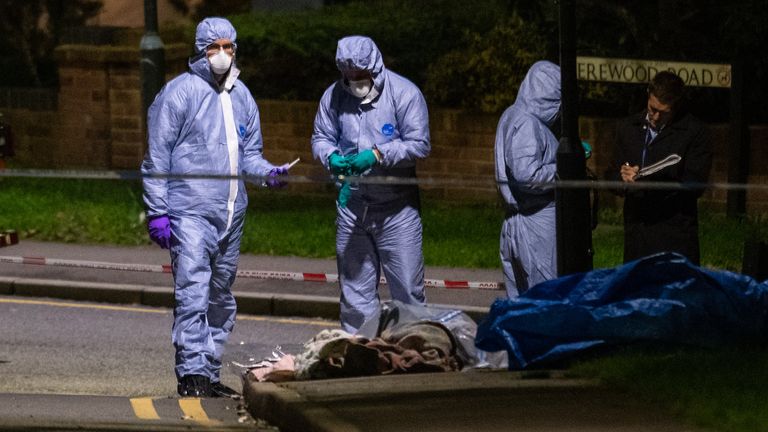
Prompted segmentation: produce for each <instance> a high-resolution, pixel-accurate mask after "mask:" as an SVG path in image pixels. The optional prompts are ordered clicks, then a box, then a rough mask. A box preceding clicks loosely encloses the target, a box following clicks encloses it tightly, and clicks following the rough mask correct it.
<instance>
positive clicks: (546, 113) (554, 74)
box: [515, 61, 560, 126]
mask: <svg viewBox="0 0 768 432" xmlns="http://www.w3.org/2000/svg"><path fill="white" fill-rule="evenodd" d="M515 105H516V106H517V107H518V108H520V109H521V110H523V111H525V112H527V113H528V114H531V115H532V116H534V117H536V118H537V119H539V120H541V121H542V122H543V123H545V124H546V125H547V126H551V125H552V124H553V123H554V122H555V120H556V119H557V116H558V114H559V113H560V66H558V65H556V64H554V63H551V62H548V61H538V62H536V63H534V64H533V66H531V68H530V69H529V70H528V73H527V74H526V75H525V79H523V83H522V84H520V90H519V91H518V93H517V99H516V100H515Z"/></svg>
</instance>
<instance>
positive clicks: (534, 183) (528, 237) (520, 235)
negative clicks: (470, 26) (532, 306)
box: [495, 61, 560, 298]
mask: <svg viewBox="0 0 768 432" xmlns="http://www.w3.org/2000/svg"><path fill="white" fill-rule="evenodd" d="M559 111H560V68H559V67H558V66H557V65H555V64H553V63H550V62H547V61H539V62H536V63H535V64H534V65H533V66H531V68H530V70H529V71H528V73H527V74H526V76H525V79H523V82H522V84H521V85H520V90H519V92H518V94H517V98H516V99H515V103H514V104H512V105H511V106H510V107H509V108H507V110H506V111H504V114H502V116H501V119H500V120H499V125H498V127H497V129H496V144H495V164H496V180H497V182H498V187H499V192H500V193H501V196H502V198H503V199H504V202H505V204H506V218H505V220H504V224H503V225H502V228H501V236H500V241H499V243H500V250H499V253H500V256H501V264H502V268H503V271H504V282H505V286H506V289H507V296H508V297H509V298H514V297H517V296H518V295H519V294H521V293H522V292H524V291H525V290H527V289H528V288H530V287H531V286H533V285H536V284H537V283H539V282H543V281H545V280H548V279H552V278H554V277H556V276H557V253H556V247H557V244H556V237H555V192H554V189H552V188H551V187H550V188H547V187H542V183H546V182H552V181H554V180H555V174H556V172H557V166H556V159H555V157H556V153H557V146H558V141H557V138H555V135H554V134H553V133H552V132H551V131H550V129H549V128H550V126H551V125H552V123H554V121H555V120H556V119H557V116H558V113H559Z"/></svg>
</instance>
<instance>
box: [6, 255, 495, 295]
mask: <svg viewBox="0 0 768 432" xmlns="http://www.w3.org/2000/svg"><path fill="white" fill-rule="evenodd" d="M0 263H7V264H29V265H43V266H55V267H74V268H85V269H98V270H119V271H133V272H144V273H171V266H170V265H169V264H123V263H111V262H103V261H83V260H67V259H59V258H45V257H24V256H0ZM237 277H240V278H248V279H264V280H292V281H299V282H338V281H339V275H337V274H333V273H298V272H283V271H272V270H238V271H237ZM379 283H381V284H384V285H386V283H387V280H386V279H385V278H384V277H381V278H380V279H379ZM424 286H425V287H432V288H446V289H476V290H503V289H504V283H502V282H473V281H454V280H444V279H424Z"/></svg>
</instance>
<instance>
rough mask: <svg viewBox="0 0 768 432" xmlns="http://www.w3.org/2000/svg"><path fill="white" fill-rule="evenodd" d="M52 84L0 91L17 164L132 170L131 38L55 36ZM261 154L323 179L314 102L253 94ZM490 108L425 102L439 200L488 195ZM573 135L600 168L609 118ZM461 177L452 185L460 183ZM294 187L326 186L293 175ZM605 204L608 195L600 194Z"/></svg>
mask: <svg viewBox="0 0 768 432" xmlns="http://www.w3.org/2000/svg"><path fill="white" fill-rule="evenodd" d="M188 54H189V46H188V45H186V44H179V45H168V46H167V47H166V55H165V58H166V71H167V73H166V78H168V79H170V78H172V77H174V76H176V75H177V74H179V73H181V72H182V71H184V70H185V69H186V62H187V55H188ZM56 55H57V59H58V62H59V67H60V70H59V73H60V89H59V91H58V94H56V93H51V92H50V91H39V90H36V91H26V90H25V91H19V90H14V91H13V92H10V91H3V90H0V110H2V112H3V113H4V114H5V120H6V121H7V122H8V123H10V124H11V125H12V126H13V129H14V132H15V135H16V154H17V155H16V162H17V163H18V164H19V165H21V166H25V167H37V168H59V169H60V168H86V169H127V170H134V169H138V167H139V164H140V163H141V159H142V157H143V154H144V151H145V148H146V144H145V125H144V124H143V123H142V115H141V86H140V76H139V61H140V52H139V49H138V44H137V43H131V45H130V46H119V45H118V46H112V45H108V46H90V45H63V46H60V47H58V48H57V49H56ZM256 98H257V103H258V104H259V108H260V113H261V120H262V132H263V136H264V149H265V150H264V153H265V156H266V157H267V159H269V160H270V161H272V162H273V163H276V164H278V163H284V162H288V161H291V160H293V159H295V158H296V157H300V158H301V159H302V163H300V164H298V165H297V166H296V167H295V168H294V169H293V171H292V172H293V173H295V174H298V175H302V176H308V177H310V178H312V179H314V180H317V181H320V182H325V181H327V179H328V176H327V174H326V172H325V171H324V169H323V168H322V167H321V166H320V164H319V163H318V162H317V161H314V160H313V159H312V154H311V146H310V142H309V139H310V135H311V133H312V123H313V120H314V117H315V112H316V110H317V102H290V101H272V100H259V99H258V95H256ZM497 122H498V116H496V115H482V114H472V113H466V112H462V111H459V110H450V109H435V108H432V109H431V110H430V131H431V136H432V153H431V155H430V157H429V158H428V159H427V160H425V161H422V162H420V163H419V166H418V172H419V176H420V177H421V178H422V179H435V180H445V181H446V182H450V183H451V184H450V185H447V186H446V185H444V184H443V185H436V184H424V185H423V186H422V189H423V190H424V191H425V193H427V194H430V195H432V196H435V197H437V198H441V199H449V200H471V201H482V202H496V200H497V199H498V196H497V192H496V187H495V184H494V182H493V173H494V168H493V144H494V137H495V131H496V124H497ZM580 128H581V134H582V138H583V139H586V140H587V141H589V142H590V143H591V144H592V146H593V149H594V151H593V155H594V156H593V157H592V158H591V159H590V160H589V161H588V165H589V166H590V168H592V170H593V171H595V172H597V173H602V172H603V171H604V170H605V166H606V165H607V163H608V158H609V157H610V148H611V145H612V142H613V135H614V129H615V120H613V119H599V118H582V119H580ZM710 128H711V129H712V132H713V134H714V137H715V160H714V166H713V172H712V176H711V178H712V181H714V182H725V181H726V178H727V177H726V172H727V151H728V144H727V138H728V128H727V125H711V126H710ZM750 134H751V141H752V145H751V157H750V170H751V171H750V177H749V182H750V183H754V184H765V183H766V181H767V180H768V167H767V166H766V165H767V164H766V161H768V146H766V143H768V126H766V125H761V126H753V127H751V128H750ZM460 183H461V184H460ZM293 187H295V188H297V189H299V190H308V191H309V190H315V191H317V190H325V189H328V188H329V187H330V185H329V184H328V183H322V184H321V185H320V186H318V185H316V184H315V185H313V184H301V185H296V186H293ZM725 196H726V193H725V191H724V190H719V189H714V190H710V191H708V192H707V193H706V195H705V196H704V199H705V201H707V202H710V203H714V204H716V205H721V204H723V203H724V202H725ZM606 198H607V200H605V201H608V203H610V201H612V200H613V199H614V198H613V197H611V196H610V195H608V196H606ZM747 200H748V206H749V209H750V210H759V211H768V192H766V191H749V192H748V194H747Z"/></svg>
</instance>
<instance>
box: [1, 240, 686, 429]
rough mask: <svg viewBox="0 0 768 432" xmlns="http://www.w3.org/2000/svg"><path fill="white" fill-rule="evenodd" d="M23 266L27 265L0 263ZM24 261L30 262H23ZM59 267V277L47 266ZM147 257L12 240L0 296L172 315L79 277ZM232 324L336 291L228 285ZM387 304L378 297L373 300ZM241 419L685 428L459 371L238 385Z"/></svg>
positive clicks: (326, 270) (463, 300)
mask: <svg viewBox="0 0 768 432" xmlns="http://www.w3.org/2000/svg"><path fill="white" fill-rule="evenodd" d="M9 257H26V258H27V259H26V260H25V261H26V262H27V263H28V264H17V263H11V262H9V260H8V258H9ZM33 257H35V258H33ZM43 258H45V259H48V260H49V261H51V262H56V261H57V260H58V261H59V264H61V262H62V261H66V262H68V263H69V264H68V265H52V264H50V263H47V262H46V260H44V259H43ZM168 261H169V258H168V252H167V251H164V250H161V249H159V248H157V247H152V246H135V247H123V246H104V245H83V244H69V243H66V244H65V243H54V242H39V241H29V240H24V239H22V240H21V241H20V242H19V243H18V244H15V245H10V246H5V247H0V295H19V296H33V297H53V298H62V299H71V300H79V301H98V302H108V303H129V304H144V305H149V306H164V307H172V306H173V288H172V278H171V275H170V274H169V273H162V272H149V271H118V270H105V269H103V268H89V267H88V263H95V264H94V266H95V267H98V265H97V264H98V263H111V264H115V263H122V264H127V265H128V267H130V266H135V267H140V265H154V266H157V265H162V264H168ZM239 269H240V270H241V271H242V270H252V271H254V272H262V273H263V272H291V273H312V274H335V273H336V262H335V260H333V259H307V258H299V257H276V256H257V255H247V254H244V255H241V258H240V264H239ZM426 278H427V279H436V280H450V281H475V282H498V281H499V280H501V271H500V270H494V269H490V270H479V269H463V268H448V267H428V268H427V269H426ZM233 292H234V294H235V297H236V298H237V301H238V312H240V313H246V314H258V315H277V316H304V317H321V318H328V319H334V320H335V319H338V315H339V305H338V286H337V284H336V283H325V282H307V281H293V280H275V279H256V278H244V277H239V278H238V279H237V281H236V282H235V284H234V286H233ZM380 293H381V296H382V298H384V299H386V298H388V295H387V290H386V288H383V289H381V290H380ZM503 295H504V292H503V291H494V290H483V289H466V288H465V289H446V288H427V299H428V301H429V303H430V304H431V305H433V306H444V307H447V308H452V309H460V310H463V311H464V312H466V313H467V314H469V315H470V316H471V317H472V318H473V319H475V320H480V319H482V318H483V316H484V315H485V313H486V312H487V310H488V309H489V306H490V304H491V303H492V302H493V300H494V299H495V298H497V297H499V296H503ZM243 395H244V397H245V400H246V403H247V405H248V409H249V411H250V413H251V415H253V416H254V417H256V418H261V419H265V420H267V421H268V422H270V423H271V424H273V425H276V426H277V427H279V428H280V430H281V431H284V432H289V431H302V432H304V431H334V432H338V431H350V432H351V431H408V430H418V431H431V430H435V431H437V430H439V431H452V430H461V431H465V430H478V431H502V430H503V431H510V430H515V431H689V430H694V429H693V428H691V427H689V426H686V425H684V424H683V423H681V422H680V421H679V420H677V419H675V418H673V417H671V416H670V415H668V414H665V413H664V412H661V411H660V410H659V409H658V407H654V406H650V405H646V404H643V403H640V402H638V401H637V400H635V399H633V398H632V397H630V396H628V395H627V394H623V393H621V392H619V391H617V390H614V389H609V388H606V387H604V386H600V385H598V384H596V383H594V382H589V381H584V380H577V379H571V378H568V377H567V375H566V374H565V373H563V372H562V371H534V372H512V371H506V370H471V371H463V372H452V373H440V374H408V375H393V376H376V377H363V378H348V379H334V380H315V381H297V382H286V383H260V382H256V381H255V380H254V379H253V378H252V377H251V376H250V375H248V376H246V378H245V379H244V383H243Z"/></svg>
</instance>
